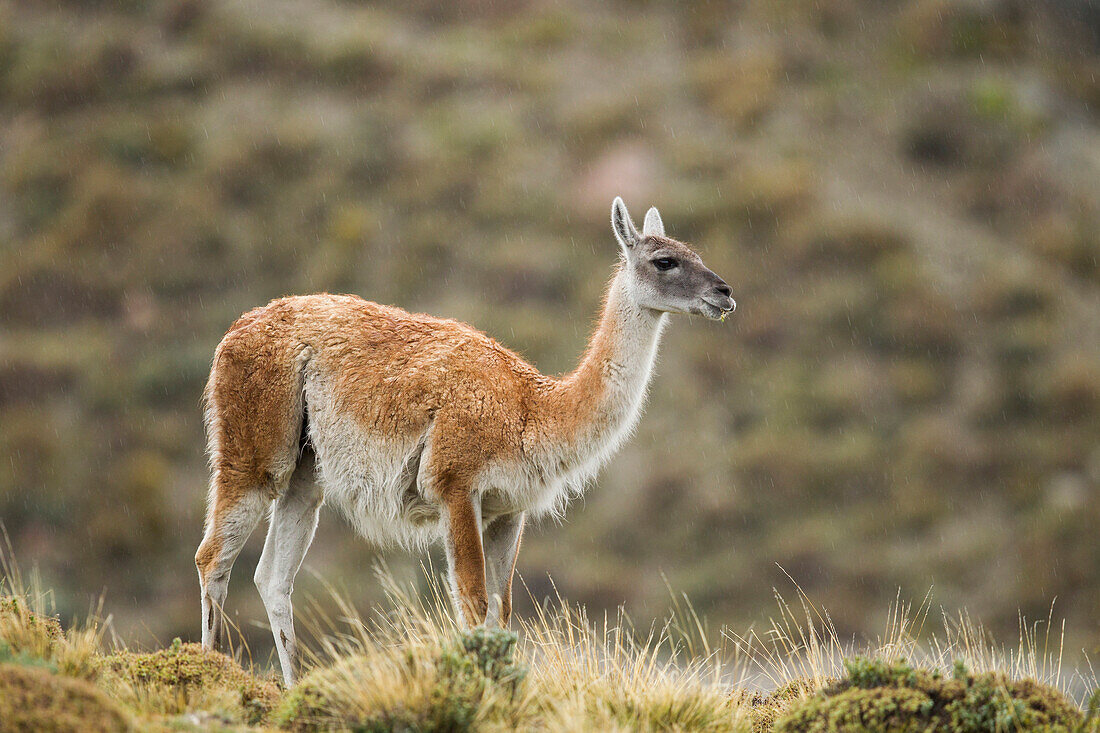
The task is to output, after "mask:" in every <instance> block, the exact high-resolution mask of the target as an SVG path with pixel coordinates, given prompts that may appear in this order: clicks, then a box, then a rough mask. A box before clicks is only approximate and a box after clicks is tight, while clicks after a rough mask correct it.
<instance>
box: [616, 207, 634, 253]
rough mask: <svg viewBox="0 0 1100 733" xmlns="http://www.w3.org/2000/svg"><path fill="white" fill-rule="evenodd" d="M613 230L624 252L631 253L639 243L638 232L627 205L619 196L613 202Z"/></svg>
mask: <svg viewBox="0 0 1100 733" xmlns="http://www.w3.org/2000/svg"><path fill="white" fill-rule="evenodd" d="M611 228H612V229H613V230H615V239H618V240H619V245H620V246H622V248H623V251H624V252H629V251H630V249H631V248H632V247H633V246H634V245H635V244H637V243H638V230H637V229H635V228H634V222H633V221H631V219H630V212H628V211H627V210H626V204H624V203H623V200H622V199H621V198H619V197H618V196H616V197H615V200H614V201H612V202H611Z"/></svg>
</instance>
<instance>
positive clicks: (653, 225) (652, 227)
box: [642, 206, 665, 237]
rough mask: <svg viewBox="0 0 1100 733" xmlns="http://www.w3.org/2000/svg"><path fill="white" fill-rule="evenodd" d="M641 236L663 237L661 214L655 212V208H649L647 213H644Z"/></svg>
mask: <svg viewBox="0 0 1100 733" xmlns="http://www.w3.org/2000/svg"><path fill="white" fill-rule="evenodd" d="M642 236H644V237H653V236H657V237H663V236H665V223H664V222H663V221H661V214H660V212H658V211H657V207H656V206H650V207H649V211H647V212H646V213H645V224H642Z"/></svg>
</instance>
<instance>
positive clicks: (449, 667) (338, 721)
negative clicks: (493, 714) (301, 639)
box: [272, 629, 526, 731]
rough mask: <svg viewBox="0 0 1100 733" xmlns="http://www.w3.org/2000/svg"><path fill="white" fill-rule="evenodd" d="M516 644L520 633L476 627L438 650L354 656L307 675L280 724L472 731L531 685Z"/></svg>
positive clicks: (281, 712) (279, 714)
mask: <svg viewBox="0 0 1100 733" xmlns="http://www.w3.org/2000/svg"><path fill="white" fill-rule="evenodd" d="M515 646H516V635H515V634H513V633H510V632H506V631H497V630H494V631H487V630H485V629H475V630H473V631H470V632H467V633H463V634H459V635H457V636H455V637H453V638H452V639H450V640H448V641H447V642H446V643H444V644H443V645H442V646H441V647H436V648H434V649H433V648H419V649H418V648H409V649H406V650H404V651H393V652H387V651H384V650H380V651H379V652H378V653H377V654H369V655H362V656H358V657H351V658H348V659H345V660H343V661H341V662H340V663H339V664H337V665H335V666H333V667H329V668H326V669H320V670H317V671H316V672H314V673H312V674H311V675H309V676H308V677H306V679H304V680H303V681H302V683H301V684H300V685H298V686H297V687H296V688H294V689H293V690H291V691H290V692H289V693H288V694H287V695H286V697H285V698H284V700H283V702H282V704H281V705H280V706H279V709H278V710H277V711H276V712H275V714H274V715H273V716H272V719H273V721H274V723H275V724H276V725H278V726H279V727H284V728H290V729H291V730H296V731H312V730H328V729H331V728H344V727H349V728H353V729H355V730H360V731H389V730H407V731H428V730H446V731H466V730H472V729H473V728H474V727H475V723H476V721H477V720H478V719H479V718H480V717H481V716H484V715H490V713H489V712H488V709H489V708H491V707H493V706H494V705H495V703H497V702H502V703H503V702H506V701H509V700H511V699H513V698H514V696H515V694H516V692H517V690H518V688H519V686H520V685H521V684H522V683H523V680H524V678H525V676H526V669H525V668H524V667H522V666H520V665H518V664H516V662H515V658H514V656H515ZM497 712H498V713H500V714H501V715H505V716H506V715H507V713H506V711H505V710H504V709H503V707H502V708H501V709H499V710H497Z"/></svg>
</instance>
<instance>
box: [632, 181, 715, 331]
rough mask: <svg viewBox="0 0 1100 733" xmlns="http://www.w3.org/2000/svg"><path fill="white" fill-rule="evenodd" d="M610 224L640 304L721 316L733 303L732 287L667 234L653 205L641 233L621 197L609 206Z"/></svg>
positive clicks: (658, 308) (668, 309) (670, 310)
mask: <svg viewBox="0 0 1100 733" xmlns="http://www.w3.org/2000/svg"><path fill="white" fill-rule="evenodd" d="M611 226H612V228H613V229H614V230H615V238H616V239H618V240H619V245H620V246H621V247H622V249H623V252H624V254H625V255H626V269H627V271H628V272H629V273H630V277H631V292H632V294H633V296H634V299H635V301H636V302H637V303H638V305H640V306H642V307H643V308H648V309H650V310H654V311H658V312H660V313H689V314H693V315H698V316H705V317H706V318H712V319H719V318H721V317H722V316H724V315H725V314H727V313H731V312H732V311H733V309H734V308H736V307H737V304H736V303H735V302H734V301H733V298H731V297H730V292H731V291H730V287H729V286H728V285H726V283H725V281H724V280H722V278H720V277H718V275H716V274H714V273H713V272H711V271H710V270H708V269H707V267H706V265H704V264H703V260H701V259H700V258H699V255H697V254H695V252H693V251H692V250H691V248H690V247H688V246H687V245H686V244H684V243H683V242H678V241H676V240H675V239H669V238H668V237H666V236H665V227H664V224H663V223H662V222H661V215H660V214H659V213H657V209H655V208H653V209H650V210H649V212H648V213H647V214H646V217H645V224H644V225H643V227H642V232H641V234H639V233H638V231H637V229H635V228H634V222H633V221H631V219H630V214H629V213H628V212H627V210H626V205H625V204H623V201H622V199H620V198H616V199H615V202H614V203H613V204H612V205H611Z"/></svg>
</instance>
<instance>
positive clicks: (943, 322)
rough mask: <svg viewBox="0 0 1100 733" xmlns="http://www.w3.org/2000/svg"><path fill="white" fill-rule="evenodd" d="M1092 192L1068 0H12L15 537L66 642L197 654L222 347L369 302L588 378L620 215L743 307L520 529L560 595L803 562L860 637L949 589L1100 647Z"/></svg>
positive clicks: (725, 607) (1099, 232)
mask: <svg viewBox="0 0 1100 733" xmlns="http://www.w3.org/2000/svg"><path fill="white" fill-rule="evenodd" d="M1098 181H1100V14H1098V13H1097V11H1096V9H1095V5H1094V4H1091V3H1088V2H1085V1H1084V0H1080V1H1079V2H1069V1H1067V2H1045V3H1044V2H1038V3H1034V2H1032V3H1029V2H1023V1H1022V0H919V1H918V2H914V3H900V2H885V3H883V2H873V1H871V0H842V1H841V2H828V3H825V2H813V1H811V0H785V1H784V2H768V1H767V0H730V1H728V2H726V1H722V0H713V1H710V2H701V3H676V2H659V1H658V0H653V1H651V2H618V3H612V4H605V3H597V2H581V1H580V0H577V1H566V2H539V1H537V0H531V1H530V2H525V1H522V0H498V1H497V2H489V1H488V0H480V1H479V0H461V1H460V2H454V3H449V4H447V5H446V6H445V9H441V8H440V7H437V4H436V3H432V2H428V1H427V0H409V1H406V2H396V1H393V2H382V3H370V4H367V3H358V2H352V1H351V0H346V1H339V0H331V1H330V0H293V1H291V0H263V1H262V2H261V1H259V0H224V1H221V2H214V0H148V1H145V0H124V1H123V2H97V1H95V0H86V1H85V2H78V1H77V0H61V1H60V2H55V3H29V2H16V1H14V0H0V456H2V457H3V460H0V518H2V519H3V522H4V524H5V525H6V527H7V529H8V531H9V532H10V533H11V536H12V542H13V545H14V547H15V550H16V554H17V556H18V557H19V559H20V560H21V561H22V563H23V564H24V565H28V566H29V565H31V564H37V565H38V566H40V567H41V569H42V571H43V573H44V575H45V576H46V578H47V582H48V583H49V584H50V585H52V586H54V587H56V588H57V589H58V591H59V592H60V593H62V594H63V597H60V598H58V602H59V604H60V605H61V607H62V608H63V609H66V615H68V613H75V612H80V611H84V610H86V609H87V606H88V603H89V599H90V598H92V597H94V596H97V595H98V594H99V593H100V592H101V591H103V590H104V589H106V591H107V598H108V601H109V606H108V608H107V611H109V612H111V613H114V614H115V617H116V625H117V626H118V627H119V628H120V630H121V631H122V632H123V634H124V635H130V638H135V637H136V638H139V639H140V638H143V636H142V635H145V636H146V637H147V636H148V635H149V634H153V635H156V636H157V637H158V638H160V639H161V640H162V641H163V640H166V639H170V638H171V637H172V636H173V635H177V634H179V635H182V636H183V637H184V638H189V637H190V638H197V634H198V626H197V623H198V590H197V581H196V578H195V573H194V566H193V563H192V556H193V553H194V549H195V546H196V545H197V543H198V541H199V539H200V534H201V516H202V503H203V499H204V495H205V463H204V457H203V454H202V450H203V439H202V426H201V420H200V411H199V396H200V392H201V389H202V384H203V381H204V379H205V376H206V373H207V370H208V367H209V362H210V358H211V354H212V353H213V349H214V346H215V345H216V343H217V342H218V339H219V338H220V336H221V334H222V333H223V332H224V331H225V329H226V328H227V327H228V325H229V324H230V323H231V322H232V320H233V319H234V318H235V317H236V316H237V315H238V314H239V313H241V312H242V311H244V310H246V309H248V308H251V307H253V306H255V305H258V304H262V303H264V302H266V301H267V300H269V299H271V298H274V297H277V296H279V295H283V294H286V293H302V292H310V291H319V290H328V291H341V292H355V293H358V294H361V295H363V296H364V297H366V298H369V299H372V300H377V301H381V302H384V303H394V304H398V305H401V306H404V307H406V308H409V309H413V310H422V311H427V312H430V313H434V314H439V315H448V316H453V317H456V318H460V319H463V320H467V321H469V322H471V323H473V324H474V325H476V326H478V327H479V328H481V329H483V330H485V331H486V332H488V333H490V334H491V335H493V336H495V337H497V338H499V339H500V340H501V341H503V342H504V343H506V344H508V345H509V346H511V347H513V348H515V349H517V350H518V351H520V352H521V353H523V354H524V355H525V356H527V357H528V358H529V359H531V360H532V361H533V362H534V363H535V364H536V365H538V366H539V367H540V368H541V369H542V370H543V371H545V372H563V371H567V370H569V369H570V368H572V366H573V364H574V362H575V361H576V359H577V357H578V355H579V354H580V352H581V350H582V349H583V346H584V342H585V339H586V337H587V333H588V329H589V327H590V324H591V323H592V320H593V317H594V315H595V313H596V309H597V304H598V300H599V297H600V292H601V289H602V287H603V284H604V283H605V281H606V280H607V278H608V276H609V274H610V272H611V268H612V267H613V265H614V262H615V258H616V246H615V244H614V240H613V238H612V236H611V232H610V228H609V224H608V221H607V219H608V208H609V205H610V201H611V199H612V197H613V196H614V195H616V194H621V195H622V196H623V197H624V198H625V199H626V202H627V204H628V205H629V206H630V207H631V208H632V210H633V211H634V214H635V216H636V217H637V218H639V219H640V217H641V214H642V213H643V212H644V211H645V208H646V207H648V206H649V205H651V204H655V205H657V206H659V207H660V209H661V212H662V214H663V217H664V221H665V222H666V225H667V226H668V228H669V232H670V234H672V235H673V236H676V237H678V238H681V239H684V240H686V241H689V242H693V243H694V244H696V245H697V246H698V247H699V249H700V250H701V251H702V253H703V254H704V258H705V259H706V261H707V264H708V265H709V266H710V267H711V268H712V269H714V270H715V271H717V272H718V273H719V274H721V275H722V276H723V277H724V278H725V279H726V280H727V281H728V282H729V283H730V284H731V285H732V286H733V288H734V294H735V297H736V298H737V300H738V302H739V305H740V307H739V309H738V312H737V314H736V317H734V318H733V319H731V320H729V321H727V322H726V323H725V324H722V325H718V324H711V323H705V322H701V321H698V320H696V321H688V320H687V319H678V320H677V321H676V322H675V323H674V324H673V327H672V328H671V329H670V330H669V332H668V335H667V337H666V340H665V342H664V345H663V348H662V352H661V358H660V364H659V372H658V375H657V377H656V379H655V381H654V384H653V386H652V390H651V400H650V406H649V409H648V412H647V414H646V416H645V418H644V419H643V421H642V423H641V427H640V429H639V431H638V434H637V435H636V437H635V438H634V440H633V441H632V442H631V443H630V444H629V446H628V447H627V448H626V449H625V450H624V451H623V452H622V454H620V455H619V457H617V458H616V460H615V461H614V462H613V463H612V464H611V465H610V466H609V467H608V468H607V469H606V470H605V471H604V472H603V473H602V474H601V476H600V479H599V481H598V484H597V485H596V486H595V487H593V488H592V490H591V491H590V492H589V493H588V495H587V497H586V498H585V500H584V501H583V502H579V503H578V504H577V505H576V506H575V507H574V508H573V509H572V510H571V511H570V513H569V516H568V518H567V521H566V523H565V524H564V525H563V526H560V527H557V526H549V525H548V526H541V527H537V528H535V529H534V531H531V532H529V533H528V536H527V541H526V543H525V549H524V552H523V553H522V554H521V558H520V572H521V573H522V575H523V576H524V578H525V580H526V582H527V583H528V585H529V586H530V588H531V589H532V591H533V592H534V593H535V594H536V595H538V596H541V595H543V594H545V593H548V592H550V591H551V588H550V585H549V583H548V581H547V573H549V574H550V575H551V576H552V577H553V578H554V581H555V582H556V583H557V585H558V587H559V588H561V589H563V591H564V592H565V593H566V594H567V595H568V596H569V597H570V598H571V599H573V600H577V601H583V602H585V603H587V604H588V606H589V608H590V609H592V608H600V607H614V606H616V605H618V604H620V603H622V602H626V603H627V604H628V608H629V609H630V610H631V612H632V613H633V615H634V616H635V617H636V619H638V620H641V621H644V619H645V618H646V616H647V614H657V613H659V612H661V611H662V610H663V609H664V607H665V602H666V600H667V590H666V587H665V580H664V579H663V578H662V573H663V574H664V575H665V576H667V579H668V583H669V584H670V585H671V586H672V587H673V588H674V589H676V590H677V591H683V592H685V593H687V594H688V595H689V596H690V597H691V598H692V600H693V601H694V602H695V604H696V606H697V607H698V608H699V610H700V611H702V612H704V613H706V614H707V615H708V616H709V617H710V619H711V620H712V621H714V622H723V623H729V624H732V625H733V626H734V627H739V628H743V627H745V626H747V625H748V624H749V623H752V622H754V621H758V620H760V618H761V614H762V613H763V612H764V611H765V610H766V609H769V608H771V607H772V605H771V592H772V591H771V588H772V586H781V587H784V588H789V585H788V581H787V580H786V579H785V577H784V575H783V572H782V571H781V570H780V568H779V567H777V564H778V566H781V567H782V568H783V569H784V570H785V571H786V572H788V573H790V574H791V576H793V577H794V578H795V579H796V580H797V581H798V582H799V583H800V584H801V585H802V587H803V588H804V589H805V591H806V592H807V593H808V594H809V595H810V597H811V598H813V599H814V600H815V601H816V602H817V603H819V604H821V605H823V606H825V607H826V608H828V609H829V611H830V613H831V614H832V618H833V621H834V622H835V624H836V626H837V628H838V629H839V630H840V632H841V633H842V634H847V633H859V632H862V631H865V630H872V629H878V628H880V627H881V623H880V621H881V614H882V613H883V611H884V609H885V608H886V605H887V603H888V602H889V600H891V599H892V598H893V597H894V595H895V593H896V592H897V589H898V588H899V587H900V588H901V589H902V593H903V595H905V596H911V597H917V598H919V597H921V596H923V595H924V593H925V592H926V591H927V590H928V588H929V587H930V586H934V589H935V590H934V592H935V600H936V602H938V603H942V604H943V605H945V606H947V607H949V608H958V607H963V606H965V607H967V608H968V609H969V610H970V611H971V613H972V614H973V615H974V616H975V617H976V618H980V619H982V620H984V621H985V622H986V623H987V625H989V626H990V627H991V628H993V629H995V630H997V631H998V632H999V633H1001V634H1003V635H1005V636H1006V637H1008V638H1014V634H1015V631H1016V628H1017V613H1018V612H1022V613H1023V614H1025V615H1026V616H1028V617H1029V618H1045V617H1046V615H1047V611H1048V608H1049V605H1050V603H1051V601H1052V599H1054V598H1055V597H1057V599H1058V601H1057V606H1056V607H1055V615H1056V616H1058V615H1066V616H1067V617H1068V629H1069V632H1070V634H1071V637H1070V640H1071V648H1072V649H1079V648H1081V647H1082V646H1084V647H1086V648H1089V649H1096V648H1097V647H1098V646H1100V620H1098V619H1100V615H1098V613H1097V612H1098V610H1100V535H1098V530H1097V527H1098V526H1100V501H1098V497H1100V261H1098V256H1100V187H1098V185H1097V182H1098ZM321 526H322V530H321V533H320V537H319V539H318V542H317V543H316V544H315V546H314V548H313V550H312V552H311V553H310V555H309V556H308V557H307V561H306V562H307V565H309V566H312V567H315V568H317V569H318V570H319V571H320V572H321V573H323V574H324V576H325V577H327V578H329V579H334V580H338V581H339V582H340V583H341V584H342V585H344V586H346V587H347V588H349V589H351V595H352V597H353V598H355V599H356V600H357V602H358V603H360V604H362V605H363V606H365V605H367V604H368V603H369V602H370V601H371V599H372V598H375V597H377V592H378V591H377V588H376V587H375V583H374V580H373V577H372V574H371V570H370V562H369V560H370V558H371V557H372V550H370V549H369V548H368V547H367V546H366V545H365V544H363V543H362V542H360V541H359V540H358V539H357V538H356V537H355V536H353V534H352V532H351V530H350V529H348V528H347V526H346V525H345V524H343V523H342V522H341V521H340V520H339V519H338V518H337V517H335V515H333V514H331V513H327V514H326V515H325V516H324V517H323V519H322V525H321ZM260 535H262V532H260V533H257V537H254V538H253V542H251V543H250V544H249V546H248V548H247V549H246V551H245V553H244V554H243V555H242V558H241V560H240V561H238V564H237V566H236V567H237V573H236V574H235V576H234V581H233V589H232V590H231V593H230V599H229V603H230V608H231V611H234V612H239V613H240V619H241V621H243V622H247V621H248V620H251V619H261V618H263V612H262V609H261V606H260V603H259V599H258V597H257V595H256V593H255V591H254V590H253V589H252V586H251V574H252V568H253V567H254V564H255V561H256V557H257V555H258V552H259V540H261V537H260ZM388 557H389V558H391V559H393V562H394V563H395V565H397V566H398V567H408V566H409V565H410V564H412V563H414V562H416V560H415V559H413V558H408V557H405V556H402V555H400V554H396V553H390V554H389V556H388ZM306 576H307V573H303V578H302V580H301V581H300V583H299V589H300V591H299V597H301V598H304V596H305V595H306V594H308V593H309V592H310V591H311V590H316V589H317V588H318V582H317V581H316V580H311V579H310V578H308V577H306ZM518 593H519V594H520V595H523V590H522V588H521V589H520V590H519V591H518ZM525 606H527V604H524V603H522V602H521V603H520V609H521V612H522V609H523V608H524V607H525ZM248 633H249V635H250V640H252V641H253V643H254V645H255V647H261V648H262V645H263V644H265V643H266V638H265V635H264V634H263V633H260V632H258V631H249V632H248Z"/></svg>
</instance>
